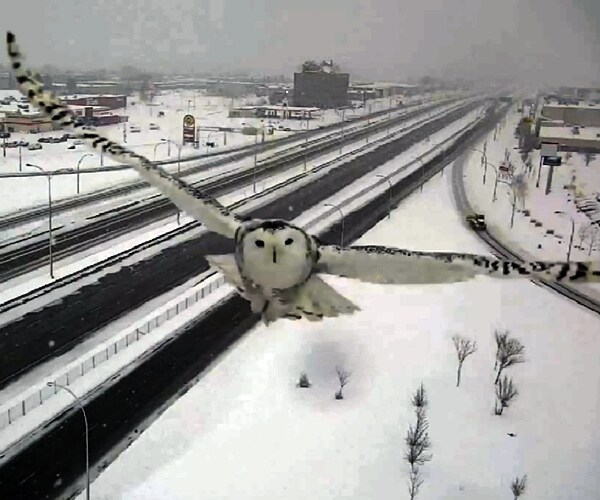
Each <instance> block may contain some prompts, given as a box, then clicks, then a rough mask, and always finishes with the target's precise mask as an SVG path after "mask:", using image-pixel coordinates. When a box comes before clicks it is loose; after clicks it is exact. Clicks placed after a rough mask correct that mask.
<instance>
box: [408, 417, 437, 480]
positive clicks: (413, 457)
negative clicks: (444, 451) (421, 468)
mask: <svg viewBox="0 0 600 500" xmlns="http://www.w3.org/2000/svg"><path fill="white" fill-rule="evenodd" d="M416 415H417V421H416V422H415V425H414V426H413V425H409V426H408V431H407V433H406V438H405V441H406V446H407V450H406V453H405V455H404V458H405V459H406V461H407V462H408V463H409V464H410V468H411V470H414V469H415V467H416V466H417V465H423V464H424V463H425V462H429V461H430V460H431V458H432V455H431V453H427V450H429V449H430V448H431V442H430V441H429V432H427V431H428V430H429V422H428V421H427V416H426V415H425V411H424V410H423V409H422V408H419V409H417V412H416Z"/></svg>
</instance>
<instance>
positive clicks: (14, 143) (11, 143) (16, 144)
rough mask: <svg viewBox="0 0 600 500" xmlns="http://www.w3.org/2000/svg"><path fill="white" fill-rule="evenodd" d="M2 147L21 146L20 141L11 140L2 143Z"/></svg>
mask: <svg viewBox="0 0 600 500" xmlns="http://www.w3.org/2000/svg"><path fill="white" fill-rule="evenodd" d="M2 147H5V148H18V147H19V143H18V142H17V141H10V142H7V143H6V144H2Z"/></svg>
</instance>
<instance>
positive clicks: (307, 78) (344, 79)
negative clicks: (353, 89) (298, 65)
mask: <svg viewBox="0 0 600 500" xmlns="http://www.w3.org/2000/svg"><path fill="white" fill-rule="evenodd" d="M334 68H335V66H334V64H333V61H329V62H327V61H323V62H322V63H321V64H317V63H315V62H314V61H307V62H305V63H304V64H303V66H302V72H301V73H294V98H293V101H294V106H306V107H315V108H339V107H342V106H346V105H347V104H348V86H349V84H350V75H349V74H348V73H338V72H336V71H335V70H334Z"/></svg>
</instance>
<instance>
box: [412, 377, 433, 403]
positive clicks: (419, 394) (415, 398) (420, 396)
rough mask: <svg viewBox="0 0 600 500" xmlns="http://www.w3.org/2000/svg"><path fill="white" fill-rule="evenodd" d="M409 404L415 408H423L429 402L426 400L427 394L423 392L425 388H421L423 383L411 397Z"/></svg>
mask: <svg viewBox="0 0 600 500" xmlns="http://www.w3.org/2000/svg"><path fill="white" fill-rule="evenodd" d="M411 403H412V405H413V406H414V407H415V408H417V409H418V408H425V407H427V404H428V403H429V401H428V400H427V393H426V392H425V387H424V386H423V382H421V385H420V386H419V388H418V389H417V390H416V391H415V393H414V394H413V395H412V398H411Z"/></svg>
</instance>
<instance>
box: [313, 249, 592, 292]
mask: <svg viewBox="0 0 600 500" xmlns="http://www.w3.org/2000/svg"><path fill="white" fill-rule="evenodd" d="M319 254H320V255H319V260H318V262H317V264H316V271H317V272H320V273H325V274H335V275H338V276H343V277H346V278H354V279H358V280H361V281H366V282H369V283H389V284H399V285H409V284H435V283H456V282H460V281H467V280H470V279H472V278H474V277H475V276H477V275H483V276H490V277H492V278H544V279H548V280H551V281H561V282H600V267H599V266H598V265H597V264H592V263H584V262H570V263H565V262H524V263H519V262H512V261H504V260H499V259H495V258H494V257H487V256H484V255H473V254H461V253H444V252H416V251H412V250H403V249H400V248H392V247H384V246H355V247H348V248H340V247H337V246H329V245H321V246H319Z"/></svg>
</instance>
